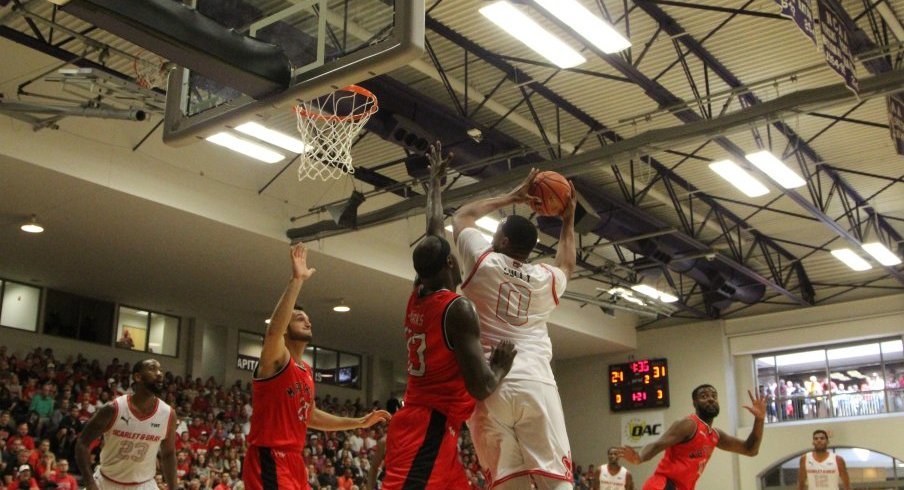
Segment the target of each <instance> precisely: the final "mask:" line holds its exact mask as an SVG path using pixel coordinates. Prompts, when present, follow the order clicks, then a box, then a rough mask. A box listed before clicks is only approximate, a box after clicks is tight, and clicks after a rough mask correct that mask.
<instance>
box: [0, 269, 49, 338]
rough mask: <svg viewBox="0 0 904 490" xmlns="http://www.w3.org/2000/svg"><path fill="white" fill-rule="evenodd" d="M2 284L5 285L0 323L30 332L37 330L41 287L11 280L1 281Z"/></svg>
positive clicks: (0, 307)
mask: <svg viewBox="0 0 904 490" xmlns="http://www.w3.org/2000/svg"><path fill="white" fill-rule="evenodd" d="M0 286H2V287H3V304H2V305H0V325H3V326H4V327H12V328H18V329H20V330H28V331H29V332H35V331H37V329H38V310H39V309H40V305H41V289H40V288H35V287H32V286H26V285H25V284H19V283H15V282H9V281H6V282H5V283H4V282H3V281H0Z"/></svg>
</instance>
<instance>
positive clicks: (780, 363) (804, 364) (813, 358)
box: [775, 349, 826, 373]
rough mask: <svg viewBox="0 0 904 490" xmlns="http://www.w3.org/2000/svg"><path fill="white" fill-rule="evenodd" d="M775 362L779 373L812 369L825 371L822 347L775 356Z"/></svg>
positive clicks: (824, 356)
mask: <svg viewBox="0 0 904 490" xmlns="http://www.w3.org/2000/svg"><path fill="white" fill-rule="evenodd" d="M775 363H776V365H777V367H778V372H780V373H799V372H809V371H814V370H823V371H825V367H826V352H825V350H823V349H819V350H811V351H804V352H793V353H791V354H782V355H779V356H775Z"/></svg>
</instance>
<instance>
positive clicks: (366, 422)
mask: <svg viewBox="0 0 904 490" xmlns="http://www.w3.org/2000/svg"><path fill="white" fill-rule="evenodd" d="M391 418H392V415H390V414H389V412H387V411H386V410H374V411H373V412H370V413H369V414H367V415H365V416H364V418H363V420H362V421H361V424H362V425H361V427H362V428H365V429H366V428H367V427H370V426H372V425H374V424H378V423H380V422H389V419H391Z"/></svg>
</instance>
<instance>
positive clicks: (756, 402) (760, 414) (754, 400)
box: [743, 390, 766, 419]
mask: <svg viewBox="0 0 904 490" xmlns="http://www.w3.org/2000/svg"><path fill="white" fill-rule="evenodd" d="M747 396H748V397H750V405H743V407H744V408H746V409H747V411H748V412H750V413H752V414H753V416H754V417H756V418H757V419H765V418H766V396H765V395H763V394H757V395H756V397H754V396H753V392H751V391H750V390H747Z"/></svg>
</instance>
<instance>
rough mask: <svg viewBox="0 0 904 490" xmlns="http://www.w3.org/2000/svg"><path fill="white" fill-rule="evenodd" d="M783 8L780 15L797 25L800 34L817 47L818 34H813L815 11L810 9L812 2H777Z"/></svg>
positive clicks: (790, 0) (780, 0) (778, 0)
mask: <svg viewBox="0 0 904 490" xmlns="http://www.w3.org/2000/svg"><path fill="white" fill-rule="evenodd" d="M775 3H777V4H778V6H779V7H781V8H782V11H781V12H780V15H781V16H782V17H787V18H789V19H791V20H793V21H794V23H795V24H797V28H798V29H800V32H803V33H804V35H805V36H807V37H808V38H810V41H813V45H814V46H815V45H816V34H815V33H814V32H813V9H811V8H810V0H775Z"/></svg>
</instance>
